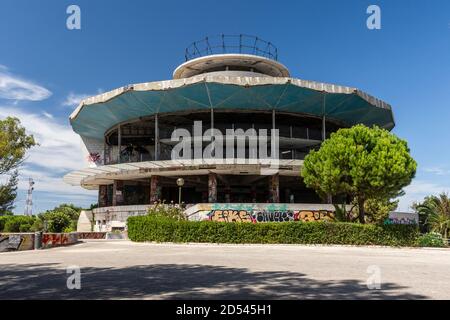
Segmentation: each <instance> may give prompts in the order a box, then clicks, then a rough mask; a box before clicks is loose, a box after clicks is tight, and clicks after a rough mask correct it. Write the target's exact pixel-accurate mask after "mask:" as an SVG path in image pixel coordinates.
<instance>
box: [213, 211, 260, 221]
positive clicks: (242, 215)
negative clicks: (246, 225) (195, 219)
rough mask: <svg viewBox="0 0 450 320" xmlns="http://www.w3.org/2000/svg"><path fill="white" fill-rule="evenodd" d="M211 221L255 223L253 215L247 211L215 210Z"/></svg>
mask: <svg viewBox="0 0 450 320" xmlns="http://www.w3.org/2000/svg"><path fill="white" fill-rule="evenodd" d="M209 219H210V220H212V221H220V222H254V220H253V217H252V215H251V214H249V213H248V211H245V210H213V211H211V212H210V214H209Z"/></svg>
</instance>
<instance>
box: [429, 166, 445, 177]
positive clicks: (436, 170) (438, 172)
mask: <svg viewBox="0 0 450 320" xmlns="http://www.w3.org/2000/svg"><path fill="white" fill-rule="evenodd" d="M424 171H425V172H428V173H433V174H435V175H438V176H446V175H450V170H448V169H444V168H441V167H431V168H425V169H424Z"/></svg>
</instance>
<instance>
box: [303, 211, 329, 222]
mask: <svg viewBox="0 0 450 320" xmlns="http://www.w3.org/2000/svg"><path fill="white" fill-rule="evenodd" d="M297 215H298V217H297V220H299V221H305V222H308V221H320V220H332V219H333V218H334V213H333V212H332V211H327V210H317V211H312V210H305V211H299V212H298V213H297Z"/></svg>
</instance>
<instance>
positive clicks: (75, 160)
mask: <svg viewBox="0 0 450 320" xmlns="http://www.w3.org/2000/svg"><path fill="white" fill-rule="evenodd" d="M10 115H14V116H15V117H17V118H19V119H20V121H21V123H22V125H23V126H24V127H25V128H26V130H27V132H28V133H31V134H33V136H34V137H35V139H36V141H37V142H38V143H39V146H36V147H34V148H32V149H31V150H30V151H29V152H28V157H27V159H26V161H25V164H30V165H34V166H38V167H42V168H44V169H47V170H50V172H52V173H53V174H55V173H62V172H67V171H70V170H77V169H81V168H82V167H83V165H84V162H83V155H82V151H81V144H80V137H79V136H78V135H77V134H75V133H74V132H73V131H72V129H71V127H70V126H69V124H61V123H59V122H58V121H57V120H56V119H54V118H52V117H48V116H44V115H42V114H37V113H30V112H25V111H24V110H22V109H20V108H16V107H14V108H13V107H4V106H0V118H5V117H7V116H10Z"/></svg>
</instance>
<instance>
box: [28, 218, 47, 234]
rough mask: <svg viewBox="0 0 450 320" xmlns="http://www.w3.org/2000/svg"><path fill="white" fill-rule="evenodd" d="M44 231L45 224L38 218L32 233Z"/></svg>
mask: <svg viewBox="0 0 450 320" xmlns="http://www.w3.org/2000/svg"><path fill="white" fill-rule="evenodd" d="M42 230H44V224H43V222H42V220H41V219H39V218H36V219H35V220H34V222H33V224H32V225H31V227H30V232H37V231H42Z"/></svg>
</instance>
